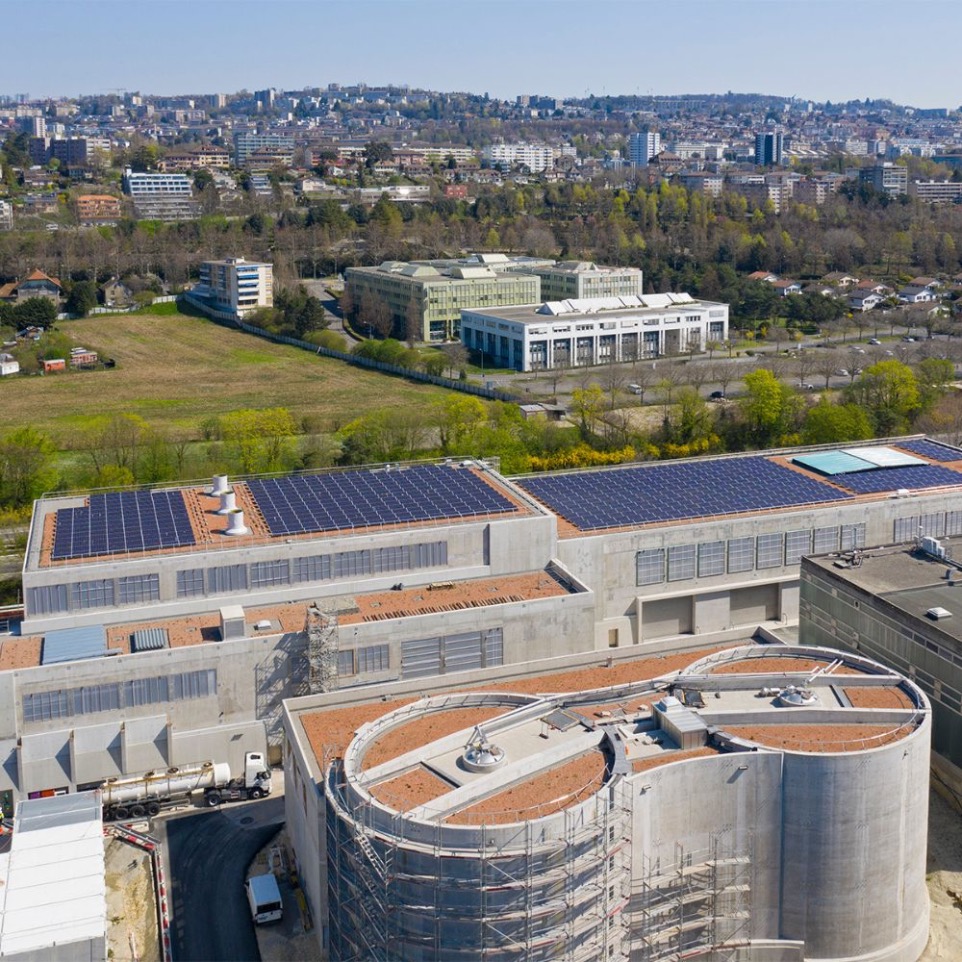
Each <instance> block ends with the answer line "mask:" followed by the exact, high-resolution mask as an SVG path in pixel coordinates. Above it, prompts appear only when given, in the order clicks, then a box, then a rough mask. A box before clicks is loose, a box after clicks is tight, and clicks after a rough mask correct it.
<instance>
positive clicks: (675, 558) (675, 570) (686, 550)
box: [668, 544, 695, 581]
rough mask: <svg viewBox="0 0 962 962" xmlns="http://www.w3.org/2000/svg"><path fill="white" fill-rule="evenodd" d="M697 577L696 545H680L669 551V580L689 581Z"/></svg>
mask: <svg viewBox="0 0 962 962" xmlns="http://www.w3.org/2000/svg"><path fill="white" fill-rule="evenodd" d="M694 577H695V545H693V544H679V545H675V546H674V547H672V548H669V549H668V580H669V581H687V580H688V579H689V578H694Z"/></svg>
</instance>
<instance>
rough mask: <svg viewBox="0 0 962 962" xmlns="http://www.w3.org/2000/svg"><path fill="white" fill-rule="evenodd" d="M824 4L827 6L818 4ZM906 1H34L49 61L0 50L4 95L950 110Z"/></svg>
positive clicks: (948, 20) (13, 9)
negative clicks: (390, 92)
mask: <svg viewBox="0 0 962 962" xmlns="http://www.w3.org/2000/svg"><path fill="white" fill-rule="evenodd" d="M819 8H821V10H822V11H823V12H824V13H825V14H826V16H824V17H821V16H812V12H813V9H814V10H817V9H819ZM905 9H906V8H905V6H904V4H896V3H895V2H892V0H837V2H829V0H805V2H803V0H733V2H729V3H724V4H722V3H717V2H708V0H669V2H667V3H665V2H662V3H654V2H649V0H638V2H629V0H599V2H598V3H596V4H594V5H592V7H591V8H590V9H589V8H585V7H584V5H582V4H578V3H575V2H574V0H517V2H508V0H489V2H488V3H487V4H485V5H484V6H480V7H479V6H477V5H473V4H467V3H460V4H458V3H451V2H441V0H404V2H396V0H356V2H354V3H351V4H347V5H344V4H335V3H334V2H333V0H331V2H328V0H275V2H272V3H271V4H270V5H266V6H265V5H264V4H262V3H254V2H252V0H238V2H231V3H230V4H228V3H227V2H225V0H199V2H192V3H187V2H186V0H155V2H150V3H146V2H141V3H134V4H130V3H120V2H117V0H89V2H86V3H83V4H77V3H73V2H65V0H39V2H37V3H34V4H31V5H29V6H27V5H22V6H21V5H17V6H13V5H10V6H6V5H5V9H4V10H3V20H2V23H3V24H4V28H5V33H6V34H7V36H8V37H16V36H18V35H19V36H26V35H29V34H35V33H36V30H37V24H38V23H43V24H46V25H47V27H46V29H45V37H44V50H43V56H42V57H38V56H37V50H36V48H35V47H34V46H33V45H32V44H27V43H23V44H11V45H10V47H9V48H8V49H7V50H6V51H5V55H4V60H3V63H2V64H0V94H6V95H15V94H17V93H26V94H28V95H29V96H30V97H32V98H38V99H39V98H50V97H71V96H78V95H89V94H109V93H116V92H123V91H138V92H140V93H143V94H154V95H174V94H189V93H209V92H224V93H231V92H234V91H237V90H241V89H245V88H246V89H249V90H253V89H262V88H266V87H277V88H279V89H289V90H297V89H303V88H305V87H315V86H326V85H327V84H328V83H331V82H338V83H342V84H345V85H347V84H352V83H358V82H365V83H367V84H369V85H371V86H379V85H386V84H396V85H409V86H411V87H414V88H421V89H428V90H446V91H465V92H470V93H476V94H484V93H487V94H489V95H490V96H492V97H496V98H499V99H506V100H513V99H514V98H515V97H516V96H518V95H519V94H544V95H548V96H553V97H559V98H576V97H585V96H588V95H593V96H605V95H611V96H614V95H648V94H651V95H677V94H683V93H718V92H724V91H727V90H735V91H742V92H757V93H767V94H771V95H775V96H779V97H785V98H786V99H788V98H792V97H795V98H799V99H801V100H812V101H817V102H824V101H833V102H837V101H849V100H861V99H865V98H871V99H888V100H892V101H894V102H896V103H900V104H906V105H911V106H915V107H920V108H950V109H955V108H957V107H958V106H959V104H960V102H962V91H960V90H959V89H958V87H957V84H955V83H954V80H955V77H954V71H953V66H952V63H951V58H950V57H940V56H937V55H936V56H933V51H932V48H931V45H928V44H926V45H919V46H913V45H909V44H901V45H898V46H896V43H897V38H899V37H900V36H902V31H904V30H905V29H906V27H907V26H908V25H907V24H906V22H905V20H906V18H905ZM912 11H913V14H912V16H913V19H915V20H917V19H918V18H919V17H921V18H922V19H923V20H924V21H925V22H928V23H929V24H930V25H932V26H933V27H937V28H938V29H937V32H938V34H939V35H943V36H951V35H952V34H953V32H954V30H955V28H959V27H962V5H959V4H957V3H955V2H954V0H922V2H918V3H916V4H915V5H914V6H913V7H912ZM268 17H269V20H266V18H268ZM265 21H266V22H265ZM265 28H266V29H265ZM265 34H266V35H267V36H270V37H272V38H273V40H272V41H271V42H270V43H265ZM866 36H871V37H872V38H875V39H874V40H873V44H872V45H871V46H869V47H866V46H865V45H864V44H862V43H860V42H858V38H861V39H862V40H864V39H865V37H866ZM108 39H109V42H108ZM345 41H347V42H345ZM100 44H104V51H103V53H102V54H96V51H97V50H98V45H100ZM619 50H620V51H621V55H619ZM92 53H94V55H93V56H92V55H91V54H92Z"/></svg>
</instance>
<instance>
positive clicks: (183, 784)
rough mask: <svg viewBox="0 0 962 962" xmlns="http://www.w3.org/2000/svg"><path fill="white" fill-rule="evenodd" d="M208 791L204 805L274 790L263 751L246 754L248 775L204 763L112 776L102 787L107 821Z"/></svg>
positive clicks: (142, 813)
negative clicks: (236, 775)
mask: <svg viewBox="0 0 962 962" xmlns="http://www.w3.org/2000/svg"><path fill="white" fill-rule="evenodd" d="M200 791H202V792H203V793H204V804H205V805H208V806H211V807H213V806H215V805H220V804H221V802H234V801H238V800H240V799H247V798H263V797H264V796H265V795H270V793H271V772H270V769H269V768H268V766H267V763H266V761H265V760H264V755H263V754H262V753H261V752H248V753H247V754H246V755H245V756H244V774H243V775H242V776H241V777H240V778H232V777H231V772H230V765H228V764H227V763H226V762H201V763H198V764H194V765H184V766H182V767H180V768H167V769H164V770H163V771H153V772H145V773H144V774H143V775H131V776H124V777H122V778H110V779H107V781H106V782H104V783H103V785H102V786H101V788H100V793H101V800H102V802H103V808H104V821H108V822H110V821H113V820H114V819H125V818H143V817H144V816H146V815H156V814H157V813H158V812H159V811H160V810H161V809H162V808H164V807H166V806H168V805H170V804H172V803H174V802H184V801H187V800H188V799H189V798H190V796H191V794H192V793H193V792H200Z"/></svg>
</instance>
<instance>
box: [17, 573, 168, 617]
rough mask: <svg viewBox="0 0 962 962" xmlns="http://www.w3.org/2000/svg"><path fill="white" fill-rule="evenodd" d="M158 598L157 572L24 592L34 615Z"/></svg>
mask: <svg viewBox="0 0 962 962" xmlns="http://www.w3.org/2000/svg"><path fill="white" fill-rule="evenodd" d="M159 598H160V576H159V575H156V574H149V575H131V576H128V577H126V578H117V579H113V578H101V579H97V580H95V581H75V582H74V583H73V584H69V585H43V586H41V587H39V588H30V589H29V590H28V591H27V603H28V605H29V607H30V612H31V614H37V615H51V614H58V613H61V612H65V611H84V610H86V609H87V608H112V607H113V606H114V605H136V604H142V603H143V602H145V601H157V600H158V599H159Z"/></svg>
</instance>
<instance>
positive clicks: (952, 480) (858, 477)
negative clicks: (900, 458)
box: [837, 464, 962, 494]
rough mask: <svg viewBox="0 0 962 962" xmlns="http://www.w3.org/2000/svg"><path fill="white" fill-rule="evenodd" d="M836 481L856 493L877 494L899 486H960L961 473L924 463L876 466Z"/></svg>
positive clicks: (913, 488)
mask: <svg viewBox="0 0 962 962" xmlns="http://www.w3.org/2000/svg"><path fill="white" fill-rule="evenodd" d="M837 481H838V483H839V484H841V485H844V486H845V487H846V488H849V489H850V490H852V491H854V492H856V493H857V494H877V493H878V492H880V491H897V490H898V489H899V488H906V489H907V490H909V491H911V490H917V489H919V488H941V487H945V486H947V485H951V486H952V487H959V486H962V474H960V473H959V472H958V471H950V470H949V469H948V468H940V467H939V466H938V465H935V464H925V465H921V466H919V467H913V468H878V469H876V470H875V471H863V472H861V473H860V474H847V475H845V477H844V478H838V479H837Z"/></svg>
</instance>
